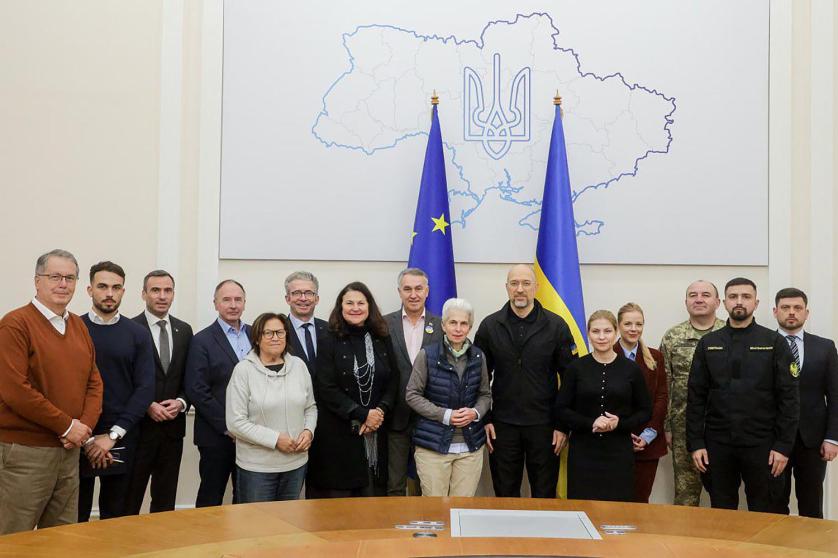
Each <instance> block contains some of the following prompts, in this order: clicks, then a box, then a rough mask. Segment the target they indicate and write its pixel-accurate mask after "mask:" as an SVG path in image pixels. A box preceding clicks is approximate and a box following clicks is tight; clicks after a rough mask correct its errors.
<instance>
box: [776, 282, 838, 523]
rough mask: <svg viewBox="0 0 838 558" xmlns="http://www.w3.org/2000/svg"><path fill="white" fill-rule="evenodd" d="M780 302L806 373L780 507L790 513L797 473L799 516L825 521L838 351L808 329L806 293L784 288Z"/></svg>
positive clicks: (837, 446) (780, 316)
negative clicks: (826, 480) (824, 496)
mask: <svg viewBox="0 0 838 558" xmlns="http://www.w3.org/2000/svg"><path fill="white" fill-rule="evenodd" d="M774 302H775V307H774V317H775V318H777V325H778V326H779V328H778V331H779V333H780V335H782V336H783V337H785V338H786V341H788V343H789V348H791V352H792V356H794V360H795V364H796V366H797V369H798V374H800V380H799V382H798V387H799V388H800V422H799V423H798V427H797V436H796V438H795V441H794V448H793V449H792V453H791V455H790V456H789V463H788V465H787V466H786V470H785V471H784V473H783V474H784V475H785V493H784V494H783V495H782V500H781V501H780V503H779V510H778V511H779V512H780V513H786V514H788V513H789V499H790V497H791V477H792V475H794V483H795V495H796V496H797V510H798V512H799V514H800V515H802V516H806V517H816V518H820V519H823V481H824V477H825V476H826V464H827V462H828V461H832V460H833V459H835V456H836V455H838V352H836V350H835V343H834V342H833V341H832V340H831V339H826V338H824V337H818V336H817V335H812V334H811V333H809V332H808V331H803V326H804V324H805V323H806V319H807V318H808V317H809V308H808V303H809V300H808V298H807V297H806V293H804V292H803V291H801V290H800V289H794V288H788V289H782V290H780V291H779V292H778V293H777V296H776V297H775V298H774Z"/></svg>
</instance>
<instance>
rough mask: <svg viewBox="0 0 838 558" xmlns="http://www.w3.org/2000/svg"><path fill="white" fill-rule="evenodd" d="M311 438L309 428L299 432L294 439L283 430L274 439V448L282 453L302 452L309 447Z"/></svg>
mask: <svg viewBox="0 0 838 558" xmlns="http://www.w3.org/2000/svg"><path fill="white" fill-rule="evenodd" d="M313 438H314V434H312V433H311V430H307V429H306V430H303V431H302V432H300V435H299V436H297V439H296V440H294V439H292V438H291V435H290V434H288V433H287V432H283V433H281V434H280V435H279V438H277V439H276V449H278V450H279V451H281V452H282V453H302V452H304V451H308V448H310V447H311V440H312V439H313Z"/></svg>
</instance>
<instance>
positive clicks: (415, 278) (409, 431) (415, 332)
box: [384, 267, 442, 496]
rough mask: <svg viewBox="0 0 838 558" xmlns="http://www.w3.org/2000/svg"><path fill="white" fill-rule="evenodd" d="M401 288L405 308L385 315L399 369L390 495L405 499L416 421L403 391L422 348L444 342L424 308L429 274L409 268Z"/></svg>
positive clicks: (390, 445) (391, 436)
mask: <svg viewBox="0 0 838 558" xmlns="http://www.w3.org/2000/svg"><path fill="white" fill-rule="evenodd" d="M398 285H399V298H401V299H402V307H401V309H400V310H396V311H395V312H392V313H390V314H387V315H386V316H384V319H385V320H386V321H387V328H388V329H389V330H390V337H391V339H392V341H393V349H394V351H395V354H396V363H397V364H398V368H399V391H398V395H397V396H396V406H395V408H394V409H393V414H392V418H391V420H390V425H389V432H388V437H387V447H388V449H387V474H388V476H387V495H388V496H406V489H407V467H408V462H409V461H410V448H411V436H412V435H413V422H414V421H413V420H412V417H411V411H410V407H408V406H407V403H405V400H404V392H405V388H406V387H407V381H408V380H409V379H410V372H411V371H412V370H413V361H414V360H416V355H417V354H418V353H419V350H420V349H421V348H422V347H424V346H426V345H429V344H432V343H435V342H437V341H441V340H442V326H441V325H440V321H439V316H434V315H433V314H431V313H430V312H427V311H426V309H425V301H426V300H427V298H428V292H429V288H430V287H429V285H428V276H427V274H426V273H425V272H424V271H422V270H421V269H418V268H415V267H409V268H407V269H405V270H403V271H402V272H401V273H399V278H398Z"/></svg>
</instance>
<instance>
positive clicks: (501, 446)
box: [489, 421, 559, 498]
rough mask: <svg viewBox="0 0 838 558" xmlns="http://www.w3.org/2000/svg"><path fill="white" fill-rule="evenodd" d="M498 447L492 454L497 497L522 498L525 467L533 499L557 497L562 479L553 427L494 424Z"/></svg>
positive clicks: (493, 477) (491, 462) (495, 441)
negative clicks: (554, 444)
mask: <svg viewBox="0 0 838 558" xmlns="http://www.w3.org/2000/svg"><path fill="white" fill-rule="evenodd" d="M493 424H494V426H495V435H496V438H495V439H494V440H491V442H492V445H493V446H494V447H495V449H494V451H493V452H492V453H490V454H489V468H490V470H491V472H492V486H493V487H494V489H495V496H499V497H514V498H520V497H521V482H522V481H523V479H524V467H525V466H526V468H527V476H528V477H529V480H530V492H531V493H532V497H533V498H555V497H556V483H557V482H558V480H559V458H558V456H557V455H556V454H555V453H553V426H552V425H549V424H545V425H536V426H515V425H512V424H507V423H503V422H497V421H495V422H494V423H493Z"/></svg>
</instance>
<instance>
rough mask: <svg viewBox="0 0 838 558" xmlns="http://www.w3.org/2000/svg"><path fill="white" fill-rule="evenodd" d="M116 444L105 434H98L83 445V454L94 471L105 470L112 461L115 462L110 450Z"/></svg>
mask: <svg viewBox="0 0 838 558" xmlns="http://www.w3.org/2000/svg"><path fill="white" fill-rule="evenodd" d="M115 444H116V440H111V438H110V436H108V435H107V434H98V435H96V436H94V437H93V440H92V441H88V442H86V443H85V444H84V446H83V447H84V454H85V455H86V456H87V460H88V461H90V465H91V466H92V467H93V468H94V469H107V468H108V467H110V466H111V465H112V464H113V463H114V461H117V460H116V459H115V458H114V456H113V454H112V453H111V450H112V449H113V447H114V445H115Z"/></svg>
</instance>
